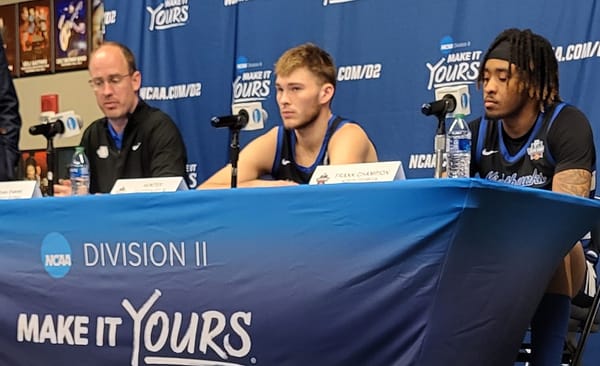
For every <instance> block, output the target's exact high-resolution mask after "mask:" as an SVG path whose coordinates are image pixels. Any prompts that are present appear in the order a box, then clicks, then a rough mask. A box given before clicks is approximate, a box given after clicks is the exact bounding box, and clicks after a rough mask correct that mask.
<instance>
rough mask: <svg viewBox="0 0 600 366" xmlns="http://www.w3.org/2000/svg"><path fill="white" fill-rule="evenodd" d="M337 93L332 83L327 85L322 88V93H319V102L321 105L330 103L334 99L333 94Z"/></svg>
mask: <svg viewBox="0 0 600 366" xmlns="http://www.w3.org/2000/svg"><path fill="white" fill-rule="evenodd" d="M334 92H335V87H334V86H333V84H331V83H325V84H323V86H322V87H321V92H320V93H319V100H320V101H321V103H328V102H329V101H330V100H331V98H333V93H334Z"/></svg>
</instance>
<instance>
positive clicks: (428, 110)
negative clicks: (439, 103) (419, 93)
mask: <svg viewBox="0 0 600 366" xmlns="http://www.w3.org/2000/svg"><path fill="white" fill-rule="evenodd" d="M421 113H423V114H424V115H426V116H429V115H431V104H430V103H425V104H423V105H422V106H421Z"/></svg>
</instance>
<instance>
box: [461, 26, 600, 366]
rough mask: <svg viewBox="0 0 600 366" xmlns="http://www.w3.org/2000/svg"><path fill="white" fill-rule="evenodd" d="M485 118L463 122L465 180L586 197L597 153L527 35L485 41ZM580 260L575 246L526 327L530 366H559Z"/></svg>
mask: <svg viewBox="0 0 600 366" xmlns="http://www.w3.org/2000/svg"><path fill="white" fill-rule="evenodd" d="M477 81H478V86H479V87H480V88H482V89H483V99H484V107H485V117H483V118H479V119H477V120H475V121H473V122H471V123H470V125H471V131H472V134H473V144H472V154H471V156H472V158H471V175H472V176H476V175H479V176H480V177H481V178H486V179H490V180H494V181H499V182H505V183H509V184H515V185H521V186H528V187H535V188H542V189H547V190H552V191H556V192H563V193H568V194H574V195H577V196H584V197H587V196H589V195H590V194H591V192H593V190H594V187H593V185H594V184H595V183H594V182H595V178H594V176H595V163H596V162H595V160H596V152H595V147H594V140H593V136H592V130H591V127H590V124H589V122H588V120H587V118H586V117H585V116H584V114H583V113H582V112H581V111H579V110H578V109H577V108H575V107H573V106H570V105H567V104H565V103H563V102H562V101H561V98H560V95H559V88H558V63H557V61H556V57H555V56H554V52H553V50H552V46H551V45H550V43H549V42H548V40H546V39H545V38H543V37H542V36H540V35H538V34H535V33H533V32H532V31H531V30H529V29H527V30H519V29H507V30H505V31H504V32H502V33H501V34H500V35H498V37H496V39H495V40H494V41H493V42H492V44H491V46H490V48H489V49H488V51H487V53H486V54H485V56H484V59H483V62H482V64H481V70H480V72H479V76H478V80H477ZM584 274H585V259H584V254H583V250H582V246H581V244H580V243H577V244H576V245H575V246H574V247H573V248H572V249H571V251H570V252H569V253H568V254H567V256H566V257H565V258H564V261H563V262H562V263H560V265H559V266H558V268H557V270H556V272H555V274H554V276H553V278H552V280H551V281H550V283H549V285H548V287H547V289H546V293H545V294H544V297H543V299H542V300H541V302H540V304H539V305H538V308H537V311H536V314H535V315H534V317H533V319H532V321H531V337H532V351H533V355H532V358H533V362H532V363H533V364H534V365H559V364H560V360H561V357H562V351H563V345H564V340H565V336H566V332H567V325H568V319H569V314H570V304H571V298H572V297H573V296H574V295H575V294H576V293H577V292H578V290H579V289H580V288H581V285H582V282H583V278H584Z"/></svg>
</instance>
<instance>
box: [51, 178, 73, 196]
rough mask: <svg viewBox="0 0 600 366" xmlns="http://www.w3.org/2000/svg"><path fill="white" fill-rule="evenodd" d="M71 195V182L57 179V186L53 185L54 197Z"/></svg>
mask: <svg viewBox="0 0 600 366" xmlns="http://www.w3.org/2000/svg"><path fill="white" fill-rule="evenodd" d="M70 195H71V181H70V180H69V179H59V180H58V184H55V185H54V196H55V197H64V196H70Z"/></svg>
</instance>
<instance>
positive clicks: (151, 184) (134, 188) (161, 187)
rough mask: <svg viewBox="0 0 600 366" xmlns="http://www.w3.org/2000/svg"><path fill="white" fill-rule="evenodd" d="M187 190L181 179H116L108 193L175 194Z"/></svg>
mask: <svg viewBox="0 0 600 366" xmlns="http://www.w3.org/2000/svg"><path fill="white" fill-rule="evenodd" d="M187 190H188V186H187V184H186V183H185V180H184V179H183V178H182V177H160V178H131V179H118V180H117V181H116V182H115V185H114V186H113V187H112V190H111V191H110V193H111V194H120V193H148V192H175V191H187Z"/></svg>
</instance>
